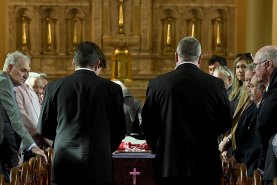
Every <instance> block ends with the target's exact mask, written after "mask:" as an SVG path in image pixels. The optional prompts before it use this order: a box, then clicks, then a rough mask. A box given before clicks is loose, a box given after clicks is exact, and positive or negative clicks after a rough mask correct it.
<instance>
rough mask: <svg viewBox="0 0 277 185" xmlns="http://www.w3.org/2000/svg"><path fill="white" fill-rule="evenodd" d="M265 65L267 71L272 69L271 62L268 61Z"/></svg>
mask: <svg viewBox="0 0 277 185" xmlns="http://www.w3.org/2000/svg"><path fill="white" fill-rule="evenodd" d="M265 65H267V67H266V69H267V70H269V69H273V62H272V61H271V60H268V61H267V62H266V64H265Z"/></svg>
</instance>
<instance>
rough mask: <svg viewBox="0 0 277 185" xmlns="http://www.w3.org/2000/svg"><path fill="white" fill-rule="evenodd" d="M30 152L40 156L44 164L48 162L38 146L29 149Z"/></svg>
mask: <svg viewBox="0 0 277 185" xmlns="http://www.w3.org/2000/svg"><path fill="white" fill-rule="evenodd" d="M31 151H32V152H33V153H34V154H37V155H40V156H42V157H43V158H44V161H45V163H47V162H48V160H47V157H46V155H45V153H44V151H43V150H41V149H40V148H39V147H38V146H34V147H33V148H32V149H31Z"/></svg>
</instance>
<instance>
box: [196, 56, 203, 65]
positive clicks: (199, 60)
mask: <svg viewBox="0 0 277 185" xmlns="http://www.w3.org/2000/svg"><path fill="white" fill-rule="evenodd" d="M201 62H202V55H200V56H199V58H198V62H197V64H198V66H200V64H201Z"/></svg>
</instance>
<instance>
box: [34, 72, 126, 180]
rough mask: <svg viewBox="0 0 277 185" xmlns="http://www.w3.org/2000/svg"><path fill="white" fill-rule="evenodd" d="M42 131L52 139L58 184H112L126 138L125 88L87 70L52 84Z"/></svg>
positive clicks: (44, 107) (49, 87)
mask: <svg viewBox="0 0 277 185" xmlns="http://www.w3.org/2000/svg"><path fill="white" fill-rule="evenodd" d="M38 130H39V132H40V134H41V135H42V136H44V137H46V138H49V139H51V140H54V160H53V183H54V184H59V185H63V184H65V185H67V184H94V183H95V182H107V183H111V182H112V152H113V151H115V150H116V149H117V148H118V146H119V144H120V143H121V140H122V139H123V138H124V137H125V119H124V111H123V96H122V90H121V87H120V86H119V85H117V84H115V83H113V82H112V81H109V80H106V79H103V78H100V77H98V76H97V75H96V74H95V73H94V72H92V71H89V70H78V71H75V72H74V73H73V74H72V75H70V76H68V77H65V78H62V79H59V80H57V81H54V82H52V83H49V84H48V85H47V88H46V93H45V97H44V100H43V105H42V110H41V116H40V118H39V125H38Z"/></svg>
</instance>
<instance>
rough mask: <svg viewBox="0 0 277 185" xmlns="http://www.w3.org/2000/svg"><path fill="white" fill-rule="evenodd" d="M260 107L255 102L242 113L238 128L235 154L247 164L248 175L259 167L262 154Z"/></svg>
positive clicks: (237, 158)
mask: <svg viewBox="0 0 277 185" xmlns="http://www.w3.org/2000/svg"><path fill="white" fill-rule="evenodd" d="M257 112H258V109H257V107H256V105H255V104H254V103H251V105H250V106H249V107H247V108H246V109H245V111H244V112H243V113H242V115H241V117H240V119H239V122H238V126H237V129H236V133H235V134H236V146H237V148H236V149H235V150H234V156H235V158H236V160H237V161H238V162H240V163H244V164H246V166H247V173H248V176H252V174H253V171H254V170H255V169H257V168H258V162H259V156H260V145H261V139H260V135H259V133H258V131H257V129H256V117H257Z"/></svg>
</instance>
